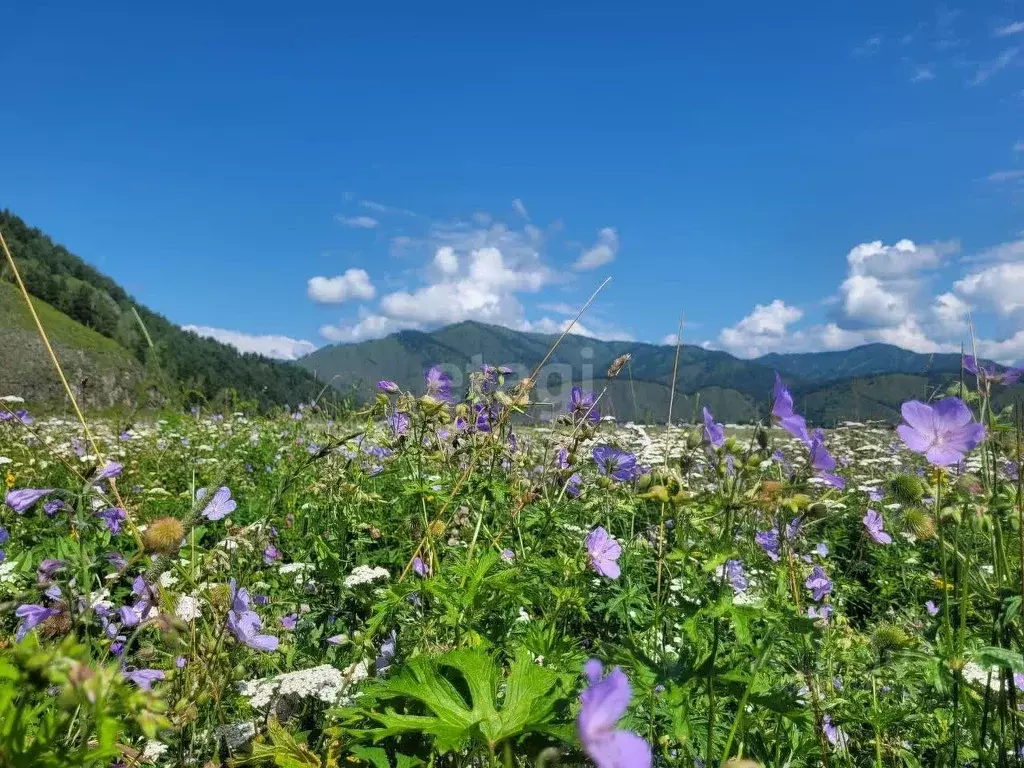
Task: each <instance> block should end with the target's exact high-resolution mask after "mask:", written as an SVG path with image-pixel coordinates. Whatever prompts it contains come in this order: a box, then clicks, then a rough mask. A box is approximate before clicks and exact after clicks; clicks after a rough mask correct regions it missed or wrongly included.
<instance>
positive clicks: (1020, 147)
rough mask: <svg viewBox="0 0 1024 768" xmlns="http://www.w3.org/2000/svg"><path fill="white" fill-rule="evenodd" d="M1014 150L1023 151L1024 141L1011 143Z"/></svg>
mask: <svg viewBox="0 0 1024 768" xmlns="http://www.w3.org/2000/svg"><path fill="white" fill-rule="evenodd" d="M1013 151H1014V152H1024V141H1019V140H1018V141H1015V142H1014V143H1013Z"/></svg>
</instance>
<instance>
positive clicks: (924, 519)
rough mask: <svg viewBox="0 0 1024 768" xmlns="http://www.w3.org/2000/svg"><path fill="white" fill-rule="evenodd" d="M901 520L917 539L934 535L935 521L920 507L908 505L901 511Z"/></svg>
mask: <svg viewBox="0 0 1024 768" xmlns="http://www.w3.org/2000/svg"><path fill="white" fill-rule="evenodd" d="M903 522H904V524H905V525H906V526H907V529H908V530H909V531H910V532H911V533H913V534H914V535H915V536H916V537H917V538H919V539H930V538H931V537H932V536H934V535H935V521H934V520H933V519H932V516H931V515H930V514H928V512H927V511H926V510H925V509H923V508H921V507H909V508H908V509H906V510H905V511H904V512H903Z"/></svg>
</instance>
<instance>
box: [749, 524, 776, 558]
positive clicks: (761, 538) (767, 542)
mask: <svg viewBox="0 0 1024 768" xmlns="http://www.w3.org/2000/svg"><path fill="white" fill-rule="evenodd" d="M754 541H756V542H757V543H758V545H759V546H760V547H761V548H762V549H763V550H764V551H765V552H766V553H767V554H768V557H769V558H771V560H772V561H773V562H776V563H777V562H778V561H779V556H780V555H779V532H778V531H777V530H775V529H774V528H771V529H769V530H767V531H758V532H757V534H756V535H755V536H754Z"/></svg>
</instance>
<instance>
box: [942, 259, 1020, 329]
mask: <svg viewBox="0 0 1024 768" xmlns="http://www.w3.org/2000/svg"><path fill="white" fill-rule="evenodd" d="M953 290H954V291H956V292H957V293H958V294H960V295H961V296H964V297H966V298H967V299H969V300H970V301H972V302H974V303H975V304H978V303H980V304H983V305H986V306H987V307H989V308H991V309H992V310H993V311H995V312H997V313H999V314H1001V315H1004V316H1007V315H1013V314H1015V313H1017V312H1019V311H1020V310H1022V309H1024V261H1018V262H1004V263H1001V264H995V265H993V266H990V267H986V268H985V269H982V270H980V271H978V272H974V273H972V274H969V275H967V277H965V278H963V279H962V280H958V281H957V282H956V283H954V284H953Z"/></svg>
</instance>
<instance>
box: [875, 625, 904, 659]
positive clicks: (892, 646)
mask: <svg viewBox="0 0 1024 768" xmlns="http://www.w3.org/2000/svg"><path fill="white" fill-rule="evenodd" d="M910 644H911V639H910V635H908V634H907V633H906V632H905V631H904V630H903V629H902V628H901V627H897V626H896V625H895V624H879V625H878V626H877V627H875V631H874V632H872V633H871V647H872V648H874V649H875V651H877V652H879V653H882V652H884V651H898V650H900V649H901V648H907V647H909V646H910Z"/></svg>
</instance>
